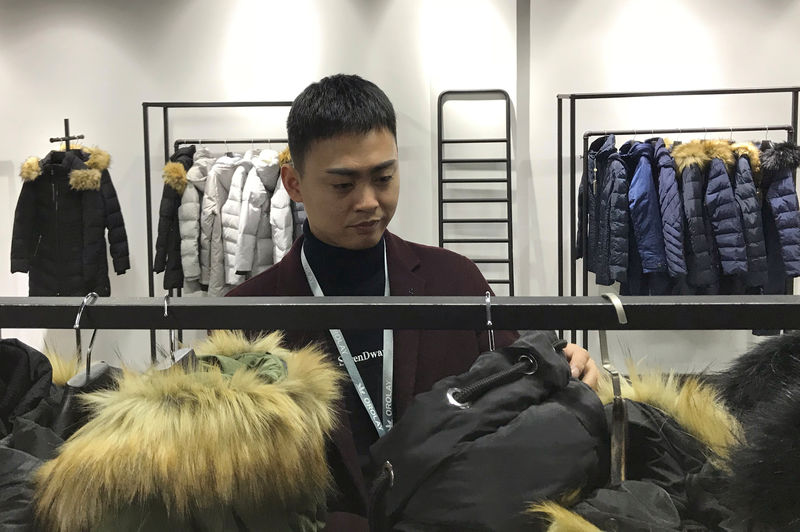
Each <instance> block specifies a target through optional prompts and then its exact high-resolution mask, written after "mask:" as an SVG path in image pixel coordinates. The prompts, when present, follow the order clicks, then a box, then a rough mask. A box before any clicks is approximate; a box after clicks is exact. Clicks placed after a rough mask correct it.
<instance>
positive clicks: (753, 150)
mask: <svg viewBox="0 0 800 532" xmlns="http://www.w3.org/2000/svg"><path fill="white" fill-rule="evenodd" d="M731 149H732V150H733V153H735V154H736V156H737V157H743V156H747V158H748V159H749V160H750V169H751V170H753V174H757V173H759V172H761V157H760V156H759V155H760V153H761V151H760V150H759V149H758V148H757V147H756V146H755V144H753V143H752V142H737V143H736V144H732V145H731Z"/></svg>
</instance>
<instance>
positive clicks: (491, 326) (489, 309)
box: [484, 290, 494, 351]
mask: <svg viewBox="0 0 800 532" xmlns="http://www.w3.org/2000/svg"><path fill="white" fill-rule="evenodd" d="M484 302H485V304H486V330H487V331H489V351H494V324H492V293H491V292H489V291H488V290H487V291H486V299H484Z"/></svg>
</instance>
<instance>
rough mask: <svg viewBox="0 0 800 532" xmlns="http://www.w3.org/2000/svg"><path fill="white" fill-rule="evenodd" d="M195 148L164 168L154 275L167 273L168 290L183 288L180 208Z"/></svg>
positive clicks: (185, 150)
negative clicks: (179, 227) (187, 172)
mask: <svg viewBox="0 0 800 532" xmlns="http://www.w3.org/2000/svg"><path fill="white" fill-rule="evenodd" d="M194 152H195V147H194V146H184V147H182V148H180V149H178V150H177V151H176V152H175V153H174V154H172V157H170V158H169V160H170V162H168V163H167V164H166V165H165V166H164V191H163V192H162V194H161V205H160V206H159V209H158V238H156V258H155V260H154V261H153V271H154V272H156V273H161V272H164V290H170V289H172V288H181V287H182V286H183V267H182V266H181V234H180V231H179V229H178V207H180V206H181V196H182V194H183V191H184V189H185V188H186V183H187V181H186V171H187V170H188V169H189V168H191V167H192V162H193V158H194Z"/></svg>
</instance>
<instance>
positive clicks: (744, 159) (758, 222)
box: [731, 142, 767, 286]
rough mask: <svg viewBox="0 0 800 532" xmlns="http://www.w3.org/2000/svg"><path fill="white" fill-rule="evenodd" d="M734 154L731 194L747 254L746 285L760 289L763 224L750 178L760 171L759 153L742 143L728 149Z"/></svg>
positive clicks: (763, 275) (763, 266)
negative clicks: (737, 211) (740, 216)
mask: <svg viewBox="0 0 800 532" xmlns="http://www.w3.org/2000/svg"><path fill="white" fill-rule="evenodd" d="M731 148H732V149H733V153H734V154H735V155H736V170H735V173H734V181H733V186H734V190H733V192H734V195H735V196H736V201H737V202H738V203H739V208H740V210H741V215H742V229H743V230H744V242H745V250H746V251H747V274H746V275H745V277H744V278H745V284H746V285H747V286H764V285H765V284H766V283H767V251H766V249H765V247H764V225H763V222H762V219H761V205H760V204H759V202H758V194H757V192H756V185H755V181H754V178H753V175H754V174H758V173H759V172H760V171H761V162H760V160H759V151H758V148H756V147H755V146H754V145H753V144H752V143H750V142H742V143H737V144H734V145H733V146H731Z"/></svg>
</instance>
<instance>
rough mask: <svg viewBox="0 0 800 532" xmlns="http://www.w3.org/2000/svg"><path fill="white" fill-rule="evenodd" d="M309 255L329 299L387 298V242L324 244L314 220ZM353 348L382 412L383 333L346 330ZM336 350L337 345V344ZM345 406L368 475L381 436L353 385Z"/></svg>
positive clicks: (305, 245)
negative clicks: (348, 245) (373, 449)
mask: <svg viewBox="0 0 800 532" xmlns="http://www.w3.org/2000/svg"><path fill="white" fill-rule="evenodd" d="M303 236H304V237H305V238H304V241H303V250H304V251H305V254H306V258H307V259H308V264H309V266H311V269H312V271H313V272H314V275H315V276H316V277H317V281H318V282H319V285H320V287H321V288H322V292H323V293H324V294H325V295H326V296H382V295H383V294H384V286H385V277H384V272H383V248H384V239H383V238H381V240H380V241H379V242H378V244H377V245H375V246H374V247H371V248H368V249H358V250H353V249H345V248H340V247H336V246H331V245H330V244H326V243H325V242H322V241H321V240H319V239H318V238H317V237H315V236H314V234H313V233H312V232H311V228H310V227H309V225H308V220H306V222H305V223H304V224H303ZM342 334H343V335H344V338H345V341H346V342H347V347H349V348H350V353H351V354H352V355H353V359H354V360H355V361H356V367H357V368H358V371H359V373H361V378H362V379H363V380H364V385H365V386H366V387H367V391H369V395H370V397H371V398H372V403H373V405H374V406H375V408H376V409H377V410H378V411H379V412H380V411H381V400H382V397H381V388H382V386H381V380H382V378H383V331H382V330H342ZM332 345H333V344H332ZM333 350H334V355H335V357H336V358H337V360H338V364H339V366H340V367H341V368H342V370H345V368H344V363H343V362H342V359H341V355H340V354H339V352H338V351H337V350H336V348H335V347H334V348H333ZM344 391H345V405H346V408H347V411H348V415H349V418H350V425H351V428H352V431H353V437H354V439H355V443H356V450H357V451H358V455H359V460H360V463H361V468H362V470H364V471H365V473H367V468H368V466H369V446H370V445H372V444H373V443H374V442H375V441H376V440H377V439H378V433H377V431H376V430H375V426H374V425H373V424H372V421H371V420H370V417H369V414H367V412H366V410H365V409H364V405H363V404H362V403H361V400H360V399H359V397H358V394H357V393H356V390H355V387H354V386H353V385H352V383H351V384H349V385H347V386H345V387H344Z"/></svg>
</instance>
